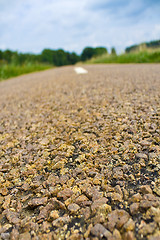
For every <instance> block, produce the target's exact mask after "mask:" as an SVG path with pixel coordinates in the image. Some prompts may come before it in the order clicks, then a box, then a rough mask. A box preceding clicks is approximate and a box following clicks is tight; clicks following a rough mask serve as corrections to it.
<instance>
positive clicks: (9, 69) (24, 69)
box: [0, 63, 53, 81]
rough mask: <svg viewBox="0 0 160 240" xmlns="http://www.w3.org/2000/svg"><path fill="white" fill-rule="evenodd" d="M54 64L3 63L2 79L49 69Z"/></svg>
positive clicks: (0, 68)
mask: <svg viewBox="0 0 160 240" xmlns="http://www.w3.org/2000/svg"><path fill="white" fill-rule="evenodd" d="M51 67H53V66H51V65H45V64H40V63H36V64H35V63H33V64H32V63H27V64H24V65H22V66H20V65H15V64H1V65H0V81H2V80H5V79H8V78H11V77H16V76H19V75H22V74H25V73H31V72H36V71H42V70H45V69H49V68H51Z"/></svg>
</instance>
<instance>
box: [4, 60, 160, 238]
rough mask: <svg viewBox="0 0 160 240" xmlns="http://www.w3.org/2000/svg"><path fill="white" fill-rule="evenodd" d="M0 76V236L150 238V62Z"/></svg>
mask: <svg viewBox="0 0 160 240" xmlns="http://www.w3.org/2000/svg"><path fill="white" fill-rule="evenodd" d="M84 68H85V69H86V70H87V71H88V74H85V75H84V74H83V75H81V74H79V75H77V74H76V73H75V72H74V67H72V66H68V67H60V68H56V69H50V70H47V71H44V72H40V73H32V74H27V75H23V76H19V77H17V78H13V79H11V80H8V81H4V82H1V83H0V240H9V239H11V240H45V239H47V240H52V239H54V240H63V239H67V240H84V239H86V240H90V239H91V240H98V239H107V240H121V239H122V240H123V239H124V240H135V239H140V240H146V239H147V240H159V239H160V177H159V176H160V145H159V143H160V128H159V126H160V65H159V64H135V65H134V64H128V65H86V66H84Z"/></svg>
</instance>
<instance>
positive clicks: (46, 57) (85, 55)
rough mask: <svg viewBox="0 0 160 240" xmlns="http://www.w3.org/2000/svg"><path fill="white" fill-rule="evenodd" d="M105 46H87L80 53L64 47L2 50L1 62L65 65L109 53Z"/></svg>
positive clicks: (0, 53) (0, 52) (0, 51)
mask: <svg viewBox="0 0 160 240" xmlns="http://www.w3.org/2000/svg"><path fill="white" fill-rule="evenodd" d="M107 52H108V51H107V48H105V47H96V48H93V47H86V48H84V49H83V51H82V53H81V54H80V55H77V54H76V53H75V52H71V53H70V52H67V51H64V50H63V49H58V50H53V49H44V50H43V51H42V52H41V53H40V54H33V53H19V52H17V51H11V50H9V49H7V50H4V51H2V50H0V63H6V64H15V65H23V64H27V63H44V64H51V65H54V66H63V65H71V64H75V63H77V62H79V61H86V60H89V59H91V58H92V57H96V56H99V55H102V54H105V53H107Z"/></svg>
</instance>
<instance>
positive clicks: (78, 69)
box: [74, 67, 88, 74]
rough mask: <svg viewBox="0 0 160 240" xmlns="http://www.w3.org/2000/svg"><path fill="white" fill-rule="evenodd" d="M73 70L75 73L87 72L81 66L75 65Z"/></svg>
mask: <svg viewBox="0 0 160 240" xmlns="http://www.w3.org/2000/svg"><path fill="white" fill-rule="evenodd" d="M74 71H75V72H76V73H77V74H87V73H88V71H87V70H86V69H84V68H82V67H75V68H74Z"/></svg>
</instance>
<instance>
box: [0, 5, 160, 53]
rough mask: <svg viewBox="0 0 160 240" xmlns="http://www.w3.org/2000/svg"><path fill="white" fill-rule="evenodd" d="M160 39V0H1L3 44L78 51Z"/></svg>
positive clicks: (2, 46)
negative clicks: (86, 48) (87, 47)
mask: <svg viewBox="0 0 160 240" xmlns="http://www.w3.org/2000/svg"><path fill="white" fill-rule="evenodd" d="M159 39H160V0H0V49H1V50H5V49H11V50H14V51H19V52H33V53H40V52H41V51H42V50H43V49H44V48H50V49H59V48H62V49H64V50H66V51H70V52H72V51H75V52H76V53H78V54H80V53H81V52H82V50H83V49H84V48H85V47H86V46H91V47H97V46H104V47H106V48H107V49H108V50H110V48H111V47H115V48H116V50H117V52H119V53H120V52H123V51H124V49H125V48H126V47H128V46H130V45H133V44H137V43H141V42H144V41H151V40H159Z"/></svg>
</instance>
